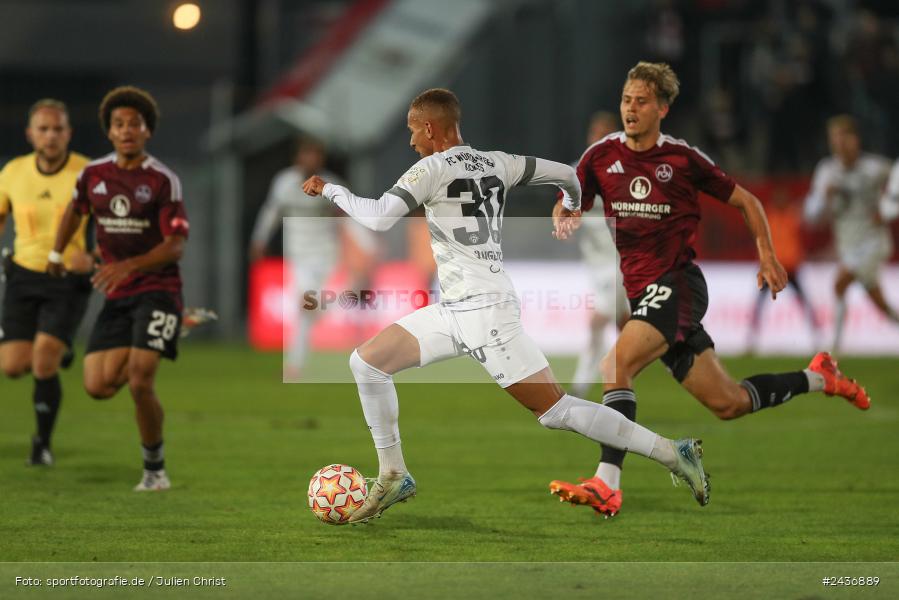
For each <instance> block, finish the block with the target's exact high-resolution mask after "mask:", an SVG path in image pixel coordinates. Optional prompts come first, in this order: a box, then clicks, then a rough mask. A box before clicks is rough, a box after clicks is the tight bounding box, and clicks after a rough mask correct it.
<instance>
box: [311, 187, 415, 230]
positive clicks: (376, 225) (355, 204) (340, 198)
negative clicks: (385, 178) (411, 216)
mask: <svg viewBox="0 0 899 600" xmlns="http://www.w3.org/2000/svg"><path fill="white" fill-rule="evenodd" d="M397 189H398V188H396V187H394V188H392V189H391V191H390V192H385V193H384V194H382V195H381V197H380V198H378V199H374V198H364V197H362V196H357V195H355V194H354V193H353V192H351V191H350V190H348V189H347V188H345V187H343V186H342V185H335V184H333V183H327V182H326V181H325V180H324V179H322V178H321V177H319V176H317V175H313V176H312V177H310V178H309V179H307V180H306V182H305V183H304V184H303V191H304V192H306V193H307V194H309V195H310V196H317V195H319V194H321V195H322V196H324V197H325V198H327V199H328V200H330V201H331V202H333V203H334V204H336V205H337V206H339V207H340V208H341V210H343V212H345V213H346V214H348V215H350V216H351V217H353V218H354V219H355V220H356V221H358V222H359V223H360V224H362V225H364V226H365V227H368V228H369V229H372V230H374V231H387V230H388V229H390V228H391V227H393V226H394V224H395V223H396V222H397V221H399V220H400V219H401V218H403V217H404V216H406V215H407V214H408V213H409V211H410V210H411V209H412V208H413V207H414V206H415V205H416V203H415V202H414V200H413V201H412V205H410V203H409V201H408V199H406V198H401V197H400V196H398V195H396V194H394V193H392V192H393V191H394V190H397Z"/></svg>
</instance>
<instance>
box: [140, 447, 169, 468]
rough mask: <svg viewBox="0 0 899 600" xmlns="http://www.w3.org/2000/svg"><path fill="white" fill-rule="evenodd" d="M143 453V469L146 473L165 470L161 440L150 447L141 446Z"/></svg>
mask: <svg viewBox="0 0 899 600" xmlns="http://www.w3.org/2000/svg"><path fill="white" fill-rule="evenodd" d="M141 450H143V453H144V468H145V469H146V470H148V471H161V470H162V469H164V468H165V458H164V456H163V452H162V440H159V442H158V443H156V444H153V445H152V446H144V445H143V444H141Z"/></svg>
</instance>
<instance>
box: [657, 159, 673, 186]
mask: <svg viewBox="0 0 899 600" xmlns="http://www.w3.org/2000/svg"><path fill="white" fill-rule="evenodd" d="M673 176H674V169H672V168H671V165H669V164H668V163H662V164H660V165H659V166H658V167H656V179H658V180H659V181H661V182H662V183H665V182H666V181H671V178H672V177H673Z"/></svg>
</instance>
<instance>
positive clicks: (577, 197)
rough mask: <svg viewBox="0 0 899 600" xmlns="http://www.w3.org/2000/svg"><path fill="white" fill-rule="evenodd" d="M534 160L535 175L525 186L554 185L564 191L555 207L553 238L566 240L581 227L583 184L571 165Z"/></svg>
mask: <svg viewBox="0 0 899 600" xmlns="http://www.w3.org/2000/svg"><path fill="white" fill-rule="evenodd" d="M526 160H533V161H534V163H533V173H532V174H531V176H530V177H529V178H527V179H526V181H524V185H554V186H556V187H558V188H559V189H560V190H562V198H561V199H560V200H559V201H558V202H557V203H556V205H555V206H554V207H553V212H552V217H553V237H555V238H556V239H558V240H566V239H568V238H569V237H571V236H572V235H573V234H574V232H575V230H577V228H578V227H580V225H581V183H580V181H579V180H578V176H577V173H576V172H575V170H574V169H573V168H571V166H570V165H566V164H563V163H558V162H555V161H552V160H546V159H543V158H536V157H533V158H528V159H526ZM519 185H521V184H519Z"/></svg>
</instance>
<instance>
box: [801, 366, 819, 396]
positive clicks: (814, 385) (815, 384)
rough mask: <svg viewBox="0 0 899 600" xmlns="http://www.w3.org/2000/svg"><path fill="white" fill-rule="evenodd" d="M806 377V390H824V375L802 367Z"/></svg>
mask: <svg viewBox="0 0 899 600" xmlns="http://www.w3.org/2000/svg"><path fill="white" fill-rule="evenodd" d="M802 372H803V373H805V377H806V379H808V391H810V392H823V391H824V375H822V374H821V373H815V372H814V371H812V370H811V369H803V370H802Z"/></svg>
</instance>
